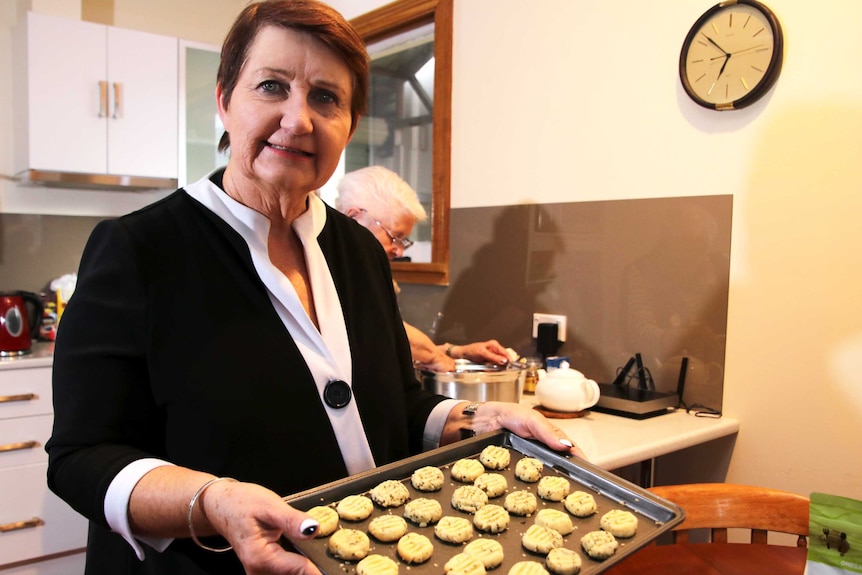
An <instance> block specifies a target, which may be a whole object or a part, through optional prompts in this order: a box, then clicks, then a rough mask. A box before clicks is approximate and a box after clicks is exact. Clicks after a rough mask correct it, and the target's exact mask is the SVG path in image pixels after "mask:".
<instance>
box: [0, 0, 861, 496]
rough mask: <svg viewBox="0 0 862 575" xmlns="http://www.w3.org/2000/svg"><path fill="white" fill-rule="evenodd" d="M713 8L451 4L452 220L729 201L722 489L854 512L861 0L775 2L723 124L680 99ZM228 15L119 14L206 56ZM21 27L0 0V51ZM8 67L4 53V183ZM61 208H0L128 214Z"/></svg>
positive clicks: (20, 198)
mask: <svg viewBox="0 0 862 575" xmlns="http://www.w3.org/2000/svg"><path fill="white" fill-rule="evenodd" d="M383 3H384V2H383V1H381V2H377V4H383ZM713 3H714V2H711V1H709V0H676V1H675V2H672V3H667V4H664V5H662V6H660V7H659V8H658V9H657V8H656V5H655V4H650V3H643V2H626V3H625V8H624V9H620V6H621V5H620V4H619V3H613V2H593V1H588V0H536V1H534V2H531V3H529V8H526V6H527V4H525V3H524V2H523V0H455V22H456V24H455V40H454V41H455V60H454V75H455V78H454V87H453V109H454V113H453V135H452V206H453V207H454V208H463V207H473V206H493V205H511V204H517V203H521V202H527V201H531V202H540V203H550V202H566V201H582V200H583V201H586V200H596V199H615V198H643V197H664V196H685V195H699V194H725V193H732V194H733V195H734V208H733V209H734V228H733V239H732V254H731V256H732V262H731V287H730V309H729V320H728V341H727V360H726V380H725V402H724V405H725V413H726V414H727V415H728V416H730V417H736V418H738V419H740V421H741V431H740V434H739V437H738V440H737V442H736V446H735V449H734V453H733V458H732V461H731V465H730V472H729V476H728V480H729V481H736V482H742V483H754V484H760V485H770V486H774V487H779V488H784V489H788V490H791V491H795V492H798V493H803V494H807V493H809V492H811V491H824V492H829V493H837V494H841V495H845V496H851V497H852V496H856V497H859V496H860V492H859V486H860V485H862V461H860V459H859V458H858V455H857V454H858V453H860V452H862V433H860V431H859V427H860V426H859V424H858V423H857V422H858V421H859V418H860V416H862V305H860V304H859V303H858V301H857V300H858V296H857V294H859V293H862V265H860V264H862V262H860V259H862V256H860V249H859V248H860V247H862V232H860V231H859V230H860V227H859V224H858V218H859V216H858V214H860V213H862V209H860V208H862V205H860V204H862V162H860V159H862V158H860V150H862V141H860V140H862V74H859V72H858V70H859V67H858V61H859V59H860V57H862V37H860V36H859V35H858V34H856V32H855V31H854V29H853V26H854V24H855V23H856V22H859V21H862V3H858V2H846V1H844V0H821V2H819V3H818V4H817V7H818V10H816V11H813V10H812V9H811V3H810V2H808V1H806V0H768V4H769V5H770V6H771V7H772V8H773V9H774V10H775V11H776V13H777V14H778V16H779V18H780V19H781V21H782V22H783V24H784V28H785V34H786V44H787V46H786V58H785V64H784V70H783V72H782V76H781V78H780V79H779V81H778V84H777V85H776V87H775V88H774V90H773V91H772V92H770V94H769V95H767V97H766V98H765V99H764V100H762V101H761V102H759V103H758V104H756V105H754V106H752V107H750V108H747V109H745V110H739V111H735V112H725V113H717V112H712V111H708V110H705V109H700V108H698V107H697V106H695V105H694V104H692V103H691V102H689V101H688V100H687V99H686V97H685V96H684V94H683V93H682V89H681V88H680V85H679V80H678V78H677V59H678V57H679V48H680V45H681V43H682V39H683V37H684V36H685V34H686V32H687V31H688V28H689V27H690V26H691V24H692V23H693V22H694V20H696V19H697V17H698V16H699V15H700V14H701V13H702V12H703V11H705V10H706V9H707V8H708V7H710V6H711V5H712V4H713ZM139 4H148V6H147V8H146V10H144V11H138V10H135V8H134V6H135V5H139ZM238 4H239V5H241V4H243V2H241V1H239V0H223V1H221V2H218V3H215V2H208V1H206V0H171V1H170V2H168V0H158V1H157V2H151V3H139V2H136V1H135V0H116V8H117V13H116V15H115V17H116V19H117V25H122V26H125V27H138V25H140V27H141V28H142V29H147V30H149V31H153V32H161V33H167V34H174V35H182V36H185V37H188V38H190V39H195V40H198V41H205V42H217V39H218V38H219V37H220V35H222V34H223V33H224V31H225V30H226V29H227V26H228V22H227V20H228V19H229V18H228V16H229V15H230V14H231V12H232V7H236V6H237V5H238ZM332 4H333V5H334V6H336V7H337V8H342V9H343V11H344V12H345V13H347V14H348V16H354V15H356V14H357V13H358V12H356V6H357V3H356V2H355V1H354V0H337V1H333V2H332ZM360 4H361V6H362V8H363V9H366V8H370V7H372V6H373V5H374V4H375V3H374V2H372V1H371V0H363V1H362V2H361V3H360ZM199 10H200V14H203V15H206V21H204V16H201V15H199V14H198V11H199ZM235 10H236V9H234V11H235ZM14 11H15V10H14V8H10V7H9V5H8V4H7V3H0V42H3V45H4V46H8V44H7V43H6V39H7V36H8V29H7V26H8V25H9V17H10V12H14ZM9 61H10V58H9V52H8V49H4V57H3V60H2V61H0V173H8V172H6V170H7V169H9V166H10V164H11V158H10V154H11V149H10V141H11V140H9V139H8V138H9V136H8V135H7V134H8V130H7V128H8V120H9V118H10V115H11V108H10V107H9V104H8V102H9V99H8V98H7V95H8V94H7V92H6V90H8V88H4V87H3V86H8V84H7V83H6V82H5V79H6V78H8V77H9V74H8V69H9ZM52 193H53V194H55V196H52V197H45V196H42V195H40V194H39V193H34V192H33V191H29V193H26V194H25V193H22V192H21V191H20V190H18V189H16V188H15V187H14V186H11V185H10V184H8V183H7V182H2V187H0V210H6V211H9V210H10V206H12V207H13V210H18V211H20V210H24V211H26V210H29V209H33V210H47V209H59V210H60V213H63V211H64V210H67V209H68V210H80V209H82V208H81V206H84V208H83V209H86V210H89V211H91V212H92V211H98V210H101V209H102V205H103V204H104V203H106V202H107V203H112V202H113V205H112V206H111V208H110V209H111V210H122V208H124V207H125V206H126V204H125V203H124V202H123V201H117V200H106V198H107V197H108V195H106V194H104V193H101V194H99V193H95V195H93V194H87V193H84V192H81V193H80V195H78V196H76V195H75V193H74V192H64V194H63V198H64V199H62V200H59V199H57V197H56V194H57V192H52ZM111 197H112V198H116V197H122V194H121V195H120V196H116V195H115V196H111ZM69 198H74V200H75V201H70V200H69ZM58 203H59V204H60V205H61V208H57V205H58ZM64 203H68V204H69V206H68V207H65V205H64ZM37 213H38V212H37ZM51 213H56V212H51ZM697 464H699V462H696V461H693V462H692V465H697Z"/></svg>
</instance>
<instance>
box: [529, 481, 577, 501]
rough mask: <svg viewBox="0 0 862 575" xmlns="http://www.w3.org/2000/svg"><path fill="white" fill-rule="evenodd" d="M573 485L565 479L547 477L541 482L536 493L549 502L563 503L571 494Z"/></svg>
mask: <svg viewBox="0 0 862 575" xmlns="http://www.w3.org/2000/svg"><path fill="white" fill-rule="evenodd" d="M569 489H571V484H570V483H569V480H568V479H566V478H565V477H560V476H559V475H546V476H545V477H542V478H541V479H540V480H539V485H538V486H537V487H536V492H537V493H538V494H539V497H541V498H542V499H545V500H547V501H562V500H563V499H565V497H566V495H568V494H569Z"/></svg>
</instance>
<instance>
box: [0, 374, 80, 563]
mask: <svg viewBox="0 0 862 575" xmlns="http://www.w3.org/2000/svg"><path fill="white" fill-rule="evenodd" d="M34 365H35V367H34ZM52 422H53V409H52V393H51V366H50V365H42V364H41V363H40V360H38V359H29V358H28V359H16V360H13V361H12V362H9V363H7V362H3V363H0V575H6V573H11V574H15V575H17V574H18V573H22V574H23V573H34V574H35V573H38V574H40V575H42V574H43V573H45V574H47V573H52V572H56V573H61V572H65V573H73V572H75V571H74V570H77V569H78V568H79V566H80V565H81V564H82V555H81V554H80V551H81V550H82V549H83V548H84V547H85V546H86V544H87V520H86V519H85V518H84V517H82V516H81V515H80V514H78V513H77V512H75V511H74V510H72V508H71V507H69V506H68V505H67V504H66V503H65V502H64V501H62V500H61V499H60V498H58V497H57V496H56V495H54V494H53V493H52V492H51V491H50V490H49V489H48V485H47V469H48V456H47V454H46V453H45V443H46V442H47V441H48V438H49V437H50V436H51V426H52ZM70 553H71V554H72V555H67V554H70ZM61 555H63V556H61ZM43 559H44V560H45V561H43ZM40 564H41V565H40ZM51 569H54V571H51ZM63 569H65V571H63ZM70 569H71V570H70ZM78 572H81V571H78Z"/></svg>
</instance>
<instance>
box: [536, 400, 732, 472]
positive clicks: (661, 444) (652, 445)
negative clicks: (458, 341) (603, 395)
mask: <svg viewBox="0 0 862 575" xmlns="http://www.w3.org/2000/svg"><path fill="white" fill-rule="evenodd" d="M521 403H522V404H524V405H530V406H534V405H537V403H538V401H537V400H536V398H535V396H529V395H525V396H523V398H522V399H521ZM554 423H555V424H556V425H557V426H558V427H559V428H560V429H562V430H563V431H565V432H566V433H567V434H568V436H569V437H571V438H572V439H573V440H574V441H575V442H576V443H577V444H578V446H579V447H580V448H581V449H582V450H583V451H584V453H585V454H586V456H587V458H588V459H589V460H590V462H591V463H593V464H595V465H598V466H599V467H601V468H603V469H619V468H621V467H624V466H626V465H631V464H633V463H639V462H643V461H649V460H651V459H653V458H655V457H658V456H661V455H667V454H669V453H672V452H675V451H679V450H682V449H685V448H687V447H693V446H695V445H700V444H702V443H706V442H708V441H711V440H713V439H718V438H721V437H725V436H729V435H734V434H736V433H737V432H738V431H739V421H738V420H736V419H733V418H730V417H726V416H723V417H720V418H711V417H696V416H695V415H694V414H687V413H686V412H685V411H684V410H680V411H675V412H670V413H666V414H663V415H659V416H656V417H652V418H649V419H631V418H628V417H620V416H617V415H610V414H607V413H599V412H596V411H590V412H589V413H588V414H587V415H585V416H584V417H578V418H573V419H555V420H554Z"/></svg>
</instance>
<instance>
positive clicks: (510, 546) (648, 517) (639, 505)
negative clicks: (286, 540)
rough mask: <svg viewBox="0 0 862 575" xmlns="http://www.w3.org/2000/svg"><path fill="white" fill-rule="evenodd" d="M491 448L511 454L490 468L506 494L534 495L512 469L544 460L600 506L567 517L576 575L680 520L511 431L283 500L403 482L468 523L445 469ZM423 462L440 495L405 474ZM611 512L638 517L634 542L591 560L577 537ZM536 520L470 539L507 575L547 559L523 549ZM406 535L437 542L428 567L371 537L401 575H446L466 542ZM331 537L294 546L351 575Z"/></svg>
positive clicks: (345, 524)
mask: <svg viewBox="0 0 862 575" xmlns="http://www.w3.org/2000/svg"><path fill="white" fill-rule="evenodd" d="M488 445H499V446H502V447H506V448H508V449H509V450H510V455H511V463H510V465H509V467H508V468H506V469H504V470H494V471H493V472H494V473H500V474H502V475H504V476H505V477H506V479H507V481H508V483H509V490H508V491H507V493H508V492H511V491H514V490H518V489H527V490H529V491H531V492H532V493H533V494H536V486H537V483H526V482H524V481H521V480H519V479H517V478H516V477H515V471H514V470H515V464H516V463H517V461H518V460H519V459H521V458H522V457H535V458H537V459H539V460H540V461H542V462H543V463H544V467H545V468H544V472H543V475H551V474H557V475H561V476H563V477H566V478H568V479H569V480H570V481H571V487H572V489H571V490H572V491H578V490H580V491H586V492H588V493H592V494H593V497H594V498H595V500H596V503H597V505H598V512H597V513H595V514H594V515H593V516H591V517H587V518H583V519H581V518H578V517H574V516H572V523H573V524H574V525H575V530H574V531H573V532H572V533H570V534H569V535H566V536H564V538H563V546H564V547H567V548H569V549H572V550H574V551H577V552H578V554H579V555H580V556H581V560H582V565H581V571H580V573H581V574H583V575H591V574H593V573H600V572H602V571H604V570H605V569H607V568H609V567H611V566H612V565H614V564H616V563H618V562H619V561H621V560H623V559H624V558H625V557H627V556H629V555H631V554H632V553H634V552H635V551H636V550H638V549H640V548H641V547H643V546H644V545H646V544H648V543H649V542H651V541H652V540H654V539H656V538H657V537H658V536H659V535H661V534H662V533H664V532H665V531H668V530H670V529H671V528H672V527H673V526H674V525H676V524H678V523H680V522H682V520H683V519H684V513H683V511H682V509H680V508H679V507H677V506H676V505H674V504H673V503H671V502H670V501H667V500H665V499H662V498H660V497H657V496H655V495H653V494H652V493H650V492H648V491H646V490H645V489H643V488H641V487H638V486H637V485H634V484H633V483H630V482H628V481H625V480H624V479H621V478H619V477H617V476H615V475H613V474H612V473H608V472H607V471H604V470H602V469H600V468H598V467H596V466H594V465H592V464H590V463H588V462H585V461H583V460H581V459H577V458H574V457H569V456H566V455H562V454H560V453H558V452H555V451H552V450H551V449H549V448H548V447H546V446H545V445H543V444H541V443H538V442H536V441H533V440H528V439H524V438H521V437H519V436H517V435H515V434H513V433H511V432H508V431H501V432H496V433H491V434H486V435H481V436H478V437H474V438H471V439H468V440H465V441H460V442H458V443H455V444H452V445H449V446H446V447H441V448H439V449H435V450H433V451H429V452H426V453H423V454H421V455H417V456H414V457H410V458H408V459H402V460H400V461H397V462H395V463H391V464H389V465H385V466H382V467H378V468H377V469H374V470H371V471H367V472H365V473H361V474H358V475H353V476H350V477H347V478H345V479H343V480H340V481H335V482H333V483H328V484H326V485H322V486H320V487H317V488H314V489H310V490H308V491H303V492H301V493H297V494H294V495H290V496H287V497H285V501H287V502H288V503H289V504H290V505H292V506H294V507H296V508H297V509H301V510H303V511H306V510H308V509H310V508H312V507H314V506H316V505H333V506H334V505H336V504H337V503H338V502H339V501H340V500H341V499H343V498H344V497H346V496H347V495H355V494H366V495H367V494H368V492H369V491H370V490H371V489H372V488H374V487H375V486H377V484H379V483H380V482H382V481H385V480H388V479H394V480H398V481H402V482H403V483H404V484H405V485H406V486H407V489H408V490H409V491H410V497H411V499H413V498H417V497H427V498H434V499H437V500H438V501H439V502H440V504H441V506H442V507H443V515H444V516H445V515H456V516H463V517H467V518H469V519H470V520H471V522H472V516H471V515H470V514H468V513H464V512H461V511H458V510H456V509H455V508H453V507H452V505H451V499H452V493H453V491H454V490H455V488H457V487H460V486H461V485H464V483H461V482H459V481H456V480H454V479H452V478H451V474H450V473H449V468H450V466H451V465H452V464H453V463H455V462H456V461H458V460H459V459H462V458H476V457H478V456H479V454H480V453H481V451H482V449H484V448H485V447H487V446H488ZM426 465H431V466H436V467H440V468H441V469H442V471H443V476H444V478H445V481H444V485H443V488H442V489H441V490H440V491H437V492H430V493H429V492H421V491H418V490H416V489H414V488H413V485H412V484H411V483H410V476H411V475H412V473H413V471H415V470H416V469H418V468H419V467H423V466H426ZM504 498H505V495H504V496H502V497H498V498H493V499H490V500H489V502H490V503H496V504H499V505H502V501H503V499H504ZM536 498H537V500H538V502H539V509H542V508H546V507H552V508H555V509H560V510H561V511H565V507H564V506H563V503H562V502H559V503H558V502H550V501H544V500H542V499H541V498H539V497H538V495H537V497H536ZM611 509H625V510H627V511H631V512H632V513H634V514H635V515H636V516H637V517H638V529H637V533H636V534H635V536H634V537H631V538H628V539H621V538H620V539H618V541H619V543H620V546H619V548H618V549H617V552H616V553H615V554H614V555H613V556H612V557H610V558H608V559H605V560H603V561H598V560H594V559H591V558H590V557H589V556H587V554H586V553H585V552H584V551H583V549H582V548H581V544H580V540H581V537H582V536H583V535H585V534H586V533H589V532H590V531H597V530H599V529H601V527H600V526H599V521H600V519H601V516H602V515H604V514H605V513H607V512H608V511H610V510H611ZM403 512H404V506H403V505H402V506H400V507H396V508H391V509H383V508H381V507H378V506H377V505H376V504H375V506H374V512H373V513H372V514H371V516H370V517H368V518H367V519H365V520H363V521H345V520H339V527H340V528H350V529H358V530H361V531H364V532H365V533H366V534H367V533H368V523H369V522H370V521H371V520H372V519H373V518H374V517H377V516H378V515H382V514H387V513H391V514H398V515H402V514H403ZM533 521H534V517H533V516H529V517H517V516H515V515H512V516H511V521H510V523H509V528H508V529H507V530H506V531H504V532H502V533H499V534H489V533H482V532H480V531H479V530H474V536H473V539H476V538H477V537H488V538H493V539H497V540H498V541H499V542H500V543H501V544H502V545H503V550H504V556H505V559H504V561H503V564H502V565H500V566H499V567H497V568H495V569H493V571H494V572H496V573H499V574H500V575H505V574H506V573H507V572H508V571H509V568H510V567H511V566H512V565H514V564H515V563H516V562H518V561H529V560H531V561H537V562H544V559H545V556H544V555H541V554H538V553H533V552H530V551H528V550H526V549H524V548H523V546H522V545H521V537H522V536H523V534H524V532H525V531H526V530H527V528H528V527H530V525H532V524H533ZM407 524H408V532H410V531H417V532H419V533H422V534H423V535H425V536H426V537H428V539H430V540H431V542H432V543H433V544H434V553H433V555H432V556H431V558H430V559H429V560H428V561H426V562H425V563H421V564H418V565H408V564H407V563H405V562H403V561H401V560H400V558H399V557H398V554H397V552H396V543H381V542H380V541H377V540H376V539H374V537H372V536H371V535H369V539H370V540H371V551H370V553H377V554H380V555H385V556H387V557H390V558H392V559H393V560H395V562H396V563H398V564H399V566H400V572H401V573H402V575H404V574H406V573H407V572H409V573H410V575H440V574H442V573H443V565H444V564H445V563H446V561H448V560H449V558H450V557H452V556H453V555H455V554H457V553H459V552H461V550H462V548H463V545H453V544H450V543H444V542H443V541H441V540H439V539H437V538H436V537H435V536H434V526H433V525H430V526H428V527H417V526H416V525H415V524H413V523H411V522H410V521H408V522H407ZM328 539H329V538H328V537H321V538H318V539H312V540H307V541H302V542H299V543H297V544H296V548H297V550H298V551H299V552H300V553H302V554H303V555H305V556H306V557H308V558H309V559H310V560H311V561H313V562H314V563H315V564H316V565H317V567H318V568H319V569H320V570H321V571H322V572H323V573H324V574H325V575H355V572H356V569H355V567H356V562H354V561H344V560H342V559H337V558H335V557H333V556H332V555H330V554H329V553H328V552H327V549H326V546H327V541H328Z"/></svg>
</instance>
